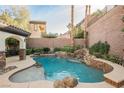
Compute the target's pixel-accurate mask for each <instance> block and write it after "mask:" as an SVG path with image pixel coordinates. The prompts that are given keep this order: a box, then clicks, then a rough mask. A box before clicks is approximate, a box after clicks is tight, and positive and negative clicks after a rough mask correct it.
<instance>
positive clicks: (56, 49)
mask: <svg viewBox="0 0 124 93" xmlns="http://www.w3.org/2000/svg"><path fill="white" fill-rule="evenodd" d="M57 51H62V48H54V52H57Z"/></svg>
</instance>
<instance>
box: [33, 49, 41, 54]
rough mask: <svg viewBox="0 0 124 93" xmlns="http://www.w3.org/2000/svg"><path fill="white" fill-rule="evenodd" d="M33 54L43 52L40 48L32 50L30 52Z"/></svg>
mask: <svg viewBox="0 0 124 93" xmlns="http://www.w3.org/2000/svg"><path fill="white" fill-rule="evenodd" d="M32 52H33V53H39V52H40V53H42V52H43V49H42V48H33V50H32Z"/></svg>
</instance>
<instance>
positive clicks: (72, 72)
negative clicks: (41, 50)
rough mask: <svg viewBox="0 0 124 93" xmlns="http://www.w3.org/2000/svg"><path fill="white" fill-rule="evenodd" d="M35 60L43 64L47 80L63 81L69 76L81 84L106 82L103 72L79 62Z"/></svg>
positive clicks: (60, 59) (51, 59)
mask: <svg viewBox="0 0 124 93" xmlns="http://www.w3.org/2000/svg"><path fill="white" fill-rule="evenodd" d="M34 60H35V61H36V62H38V63H39V64H42V66H43V68H44V71H45V79H46V80H61V79H63V78H64V77H67V76H72V77H75V78H77V79H78V80H79V82H86V83H93V82H101V81H103V80H104V77H103V74H104V73H103V71H102V70H98V69H95V68H92V67H89V66H87V65H85V64H82V63H80V62H79V61H77V60H71V59H64V58H57V57H38V58H34Z"/></svg>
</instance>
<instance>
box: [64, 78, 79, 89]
mask: <svg viewBox="0 0 124 93" xmlns="http://www.w3.org/2000/svg"><path fill="white" fill-rule="evenodd" d="M63 82H64V85H65V86H66V87H69V88H73V87H76V86H77V84H78V80H77V79H76V78H73V77H66V78H64V79H63Z"/></svg>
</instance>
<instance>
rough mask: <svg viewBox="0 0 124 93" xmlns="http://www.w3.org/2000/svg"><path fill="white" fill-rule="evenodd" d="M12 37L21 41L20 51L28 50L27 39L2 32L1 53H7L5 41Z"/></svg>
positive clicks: (0, 38) (0, 37)
mask: <svg viewBox="0 0 124 93" xmlns="http://www.w3.org/2000/svg"><path fill="white" fill-rule="evenodd" d="M10 37H11V38H14V39H17V40H19V43H20V44H19V46H20V49H25V48H26V42H25V37H23V36H19V35H15V34H11V33H7V32H3V31H0V51H5V48H6V47H5V40H6V39H7V38H10Z"/></svg>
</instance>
